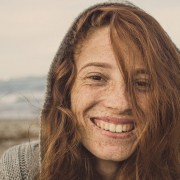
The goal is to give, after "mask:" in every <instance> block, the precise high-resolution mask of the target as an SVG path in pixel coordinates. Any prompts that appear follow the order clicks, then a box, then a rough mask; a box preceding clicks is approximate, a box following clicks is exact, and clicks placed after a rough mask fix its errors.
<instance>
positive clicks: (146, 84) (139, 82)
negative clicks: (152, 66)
mask: <svg viewBox="0 0 180 180" xmlns="http://www.w3.org/2000/svg"><path fill="white" fill-rule="evenodd" d="M133 85H134V86H135V88H136V89H138V90H139V91H148V90H150V87H151V83H150V81H149V80H148V79H136V80H135V81H134V83H133Z"/></svg>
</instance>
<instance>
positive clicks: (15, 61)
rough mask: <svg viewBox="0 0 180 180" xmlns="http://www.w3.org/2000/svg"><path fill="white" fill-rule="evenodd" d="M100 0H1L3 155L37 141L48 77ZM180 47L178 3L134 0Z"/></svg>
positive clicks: (176, 0)
mask: <svg viewBox="0 0 180 180" xmlns="http://www.w3.org/2000/svg"><path fill="white" fill-rule="evenodd" d="M97 2H103V1H101V0H99V1H98V0H76V1H72V0H71V1H70V0H51V1H50V0H38V1H37V0H31V1H28V0H11V1H7V0H0V22H1V28H0V155H1V154H2V153H3V152H4V151H5V150H6V149H7V148H9V147H10V146H12V145H15V144H19V143H22V142H25V141H32V140H34V139H37V138H38V131H39V122H38V121H39V116H40V111H41V107H42V104H43V99H44V94H45V86H46V75H47V72H48V69H49V66H50V64H51V61H52V59H53V57H54V55H55V53H56V51H57V49H58V47H59V45H60V42H61V40H62V38H63V36H64V35H65V33H66V31H67V29H68V28H69V27H70V25H71V23H72V22H73V20H74V18H75V17H76V16H77V15H78V14H79V13H80V12H81V11H82V10H83V9H84V8H86V7H89V5H93V4H94V3H97ZM130 2H132V3H134V4H135V5H137V6H139V7H140V8H142V9H143V10H145V11H146V12H148V13H149V14H151V15H152V16H153V17H155V19H156V20H157V21H158V22H159V23H160V24H161V25H162V27H163V28H164V29H165V30H166V32H167V33H168V34H169V36H170V37H171V39H172V40H173V41H174V43H175V44H176V46H177V47H178V48H179V47H180V23H179V22H180V21H179V20H180V1H179V0H171V1H164V0H158V1H156V0H146V1H144V0H131V1H130Z"/></svg>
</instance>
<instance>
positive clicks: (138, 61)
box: [75, 26, 143, 69]
mask: <svg viewBox="0 0 180 180" xmlns="http://www.w3.org/2000/svg"><path fill="white" fill-rule="evenodd" d="M118 44H119V46H118V47H119V49H120V52H121V55H122V60H123V61H125V63H126V64H128V63H129V62H132V61H134V62H135V65H136V66H138V67H141V66H143V63H142V56H141V54H140V52H139V51H138V50H137V48H136V47H135V45H133V44H132V43H131V44H132V46H130V47H129V46H128V45H127V44H126V43H125V42H124V41H122V40H118ZM118 60H120V59H118ZM92 62H98V63H107V64H111V66H112V67H114V68H115V67H118V65H117V60H116V55H115V53H114V50H113V47H112V43H111V39H110V28H109V27H108V26H106V27H102V28H97V29H95V30H94V31H92V32H90V33H89V34H88V35H87V37H86V39H85V40H84V41H83V42H82V47H81V50H80V53H79V54H78V55H77V56H76V57H75V63H76V66H77V69H81V68H82V67H83V66H84V65H86V64H88V63H92Z"/></svg>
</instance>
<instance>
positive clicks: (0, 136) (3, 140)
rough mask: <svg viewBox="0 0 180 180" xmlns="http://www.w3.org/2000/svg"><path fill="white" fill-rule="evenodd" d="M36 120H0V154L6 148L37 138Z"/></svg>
mask: <svg viewBox="0 0 180 180" xmlns="http://www.w3.org/2000/svg"><path fill="white" fill-rule="evenodd" d="M38 133H39V122H38V121H37V120H14V119H13V120H11V119H10V120H9V119H6V120H0V156H1V155H2V154H3V153H4V151H6V150H7V149H8V148H10V147H12V146H14V145H18V144H21V143H24V142H29V141H33V140H37V139H38Z"/></svg>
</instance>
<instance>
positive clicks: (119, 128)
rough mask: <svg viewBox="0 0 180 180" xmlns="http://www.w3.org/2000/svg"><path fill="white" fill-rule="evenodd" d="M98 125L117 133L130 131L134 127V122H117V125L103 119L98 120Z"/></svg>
mask: <svg viewBox="0 0 180 180" xmlns="http://www.w3.org/2000/svg"><path fill="white" fill-rule="evenodd" d="M96 125H97V126H98V127H99V128H101V129H104V130H106V131H111V132H116V133H122V132H128V131H131V130H132V129H133V128H134V125H133V124H117V125H116V124H112V123H107V122H103V121H98V122H96Z"/></svg>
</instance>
